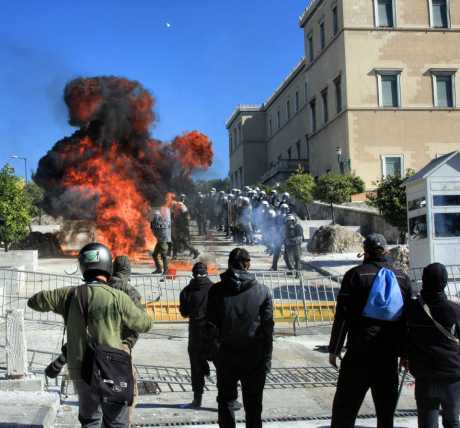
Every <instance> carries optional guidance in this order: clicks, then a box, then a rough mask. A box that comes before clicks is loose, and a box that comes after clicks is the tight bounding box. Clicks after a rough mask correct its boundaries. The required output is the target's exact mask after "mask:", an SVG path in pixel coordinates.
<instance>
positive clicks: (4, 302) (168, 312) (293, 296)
mask: <svg viewBox="0 0 460 428" xmlns="http://www.w3.org/2000/svg"><path fill="white" fill-rule="evenodd" d="M254 274H255V276H256V278H257V280H258V281H259V282H261V283H263V284H265V285H266V286H267V287H268V288H269V289H270V292H271V294H272V296H273V300H274V317H275V320H276V321H278V322H287V323H296V324H297V326H301V325H305V326H309V325H311V324H314V325H322V324H325V323H326V324H330V323H331V322H332V321H333V317H334V311H335V304H336V296H337V294H338V290H339V285H340V279H341V278H340V277H330V278H325V277H318V278H314V279H311V278H308V279H307V278H305V277H304V275H303V274H302V272H297V273H292V274H291V273H290V272H266V271H255V272H254ZM190 279H191V277H190V276H189V275H177V276H174V277H161V276H155V275H137V274H133V275H132V276H131V285H133V286H134V287H135V288H136V289H137V290H138V291H139V293H140V294H141V296H142V298H143V300H144V302H145V307H146V310H147V312H148V313H149V316H150V317H151V318H152V319H153V320H155V322H160V323H161V322H166V323H171V322H173V323H177V322H186V320H185V319H184V318H183V317H182V316H181V315H180V312H179V295H180V292H181V290H182V289H183V288H184V287H185V286H186V285H187V284H188V283H189V281H190ZM210 279H211V280H212V281H213V282H217V281H218V280H219V279H218V277H215V276H213V277H210ZM80 284H81V278H79V277H78V276H71V275H54V274H45V273H38V272H28V271H18V270H14V269H0V316H5V314H6V310H7V309H11V308H15V309H24V317H25V319H26V320H36V321H43V322H52V323H62V317H61V316H59V315H56V314H54V313H51V312H36V311H33V310H31V309H29V308H28V307H27V300H28V299H29V298H30V297H31V296H32V295H34V294H35V293H37V292H38V291H42V290H55V289H57V288H60V287H71V286H78V285H80Z"/></svg>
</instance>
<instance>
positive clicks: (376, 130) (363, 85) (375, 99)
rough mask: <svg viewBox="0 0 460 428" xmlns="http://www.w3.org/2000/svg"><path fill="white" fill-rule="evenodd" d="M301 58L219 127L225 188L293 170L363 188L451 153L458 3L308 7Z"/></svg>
mask: <svg viewBox="0 0 460 428" xmlns="http://www.w3.org/2000/svg"><path fill="white" fill-rule="evenodd" d="M300 27H301V28H302V29H303V32H304V41H305V43H304V44H305V53H304V58H303V60H302V61H300V63H299V64H298V65H297V66H296V67H295V69H294V70H293V71H292V72H291V73H290V74H289V75H288V77H287V78H286V79H285V81H284V82H283V83H282V84H281V85H280V87H279V88H277V89H276V90H275V92H274V93H273V94H272V95H271V97H270V98H269V99H268V100H267V101H266V102H265V103H264V104H262V105H256V106H245V105H242V106H239V107H237V108H236V109H235V111H234V112H233V114H232V115H231V117H230V118H229V120H228V121H227V123H226V126H227V129H228V131H229V156H230V178H231V181H232V184H233V185H234V186H241V185H250V184H255V183H259V182H263V183H267V184H270V183H274V182H276V181H281V180H283V179H285V178H287V177H288V176H289V175H290V174H291V173H292V172H293V171H295V169H297V168H298V166H299V165H300V166H302V167H303V168H304V169H305V170H308V171H309V172H310V173H311V174H312V175H313V176H321V175H323V174H325V173H327V172H328V171H340V172H343V173H347V172H354V173H356V174H357V175H359V176H361V177H362V178H363V179H364V181H365V183H366V187H367V189H372V188H373V187H374V186H375V185H374V183H375V181H376V180H379V179H381V178H382V177H384V176H385V175H388V174H404V172H405V171H406V170H407V169H408V168H413V169H419V168H421V167H422V166H423V165H425V164H426V163H427V162H429V161H430V160H431V159H432V158H434V157H436V156H438V155H440V154H444V153H447V152H451V151H453V150H458V148H459V147H460V108H459V107H458V104H457V100H459V99H460V83H458V79H457V78H456V77H457V75H458V72H457V71H458V68H459V67H460V3H459V2H457V1H452V0H353V1H346V0H312V1H311V2H310V4H309V6H308V7H307V8H306V10H305V11H304V13H303V15H302V16H301V18H300Z"/></svg>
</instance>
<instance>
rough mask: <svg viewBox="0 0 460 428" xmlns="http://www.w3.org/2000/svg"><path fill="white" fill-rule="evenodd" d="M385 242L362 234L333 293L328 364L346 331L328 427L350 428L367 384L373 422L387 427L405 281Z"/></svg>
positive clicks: (390, 420) (393, 406)
mask: <svg viewBox="0 0 460 428" xmlns="http://www.w3.org/2000/svg"><path fill="white" fill-rule="evenodd" d="M386 245H387V244H386V241H385V238H384V237H383V236H382V235H379V234H371V235H369V236H367V238H366V239H365V241H364V262H363V263H362V264H361V265H360V266H357V267H355V268H353V269H350V270H349V271H348V272H347V273H346V274H345V276H344V278H343V281H342V286H341V288H340V291H339V295H338V297H337V309H336V315H335V320H334V325H333V329H332V334H331V340H330V344H329V361H330V363H331V364H332V365H333V366H334V367H337V359H340V356H341V352H342V348H343V345H344V342H345V338H346V337H347V336H348V342H347V352H346V354H345V356H344V358H343V360H342V364H341V366H340V374H339V379H338V383H337V391H336V394H335V398H334V403H333V409H332V423H331V427H332V428H337V427H340V428H347V427H354V425H355V420H356V417H357V414H358V411H359V409H360V407H361V404H362V402H363V400H364V397H365V395H366V393H367V391H368V390H369V389H371V391H372V396H373V399H374V403H375V408H376V413H377V421H378V422H377V425H378V427H382V428H392V427H393V416H394V413H395V410H396V403H397V397H398V381H399V378H398V356H399V355H400V354H401V351H402V346H403V342H404V337H405V324H404V308H405V305H406V303H407V301H408V300H409V299H410V280H409V278H408V277H407V275H406V274H404V273H403V272H402V271H400V270H396V269H395V268H394V267H393V266H392V265H391V263H390V262H389V260H388V259H387V257H386V251H385V249H386ZM379 297H380V298H379Z"/></svg>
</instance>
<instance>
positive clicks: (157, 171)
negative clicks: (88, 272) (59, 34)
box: [34, 76, 213, 259]
mask: <svg viewBox="0 0 460 428" xmlns="http://www.w3.org/2000/svg"><path fill="white" fill-rule="evenodd" d="M64 99H65V102H66V104H67V106H68V109H69V123H70V124H71V125H73V126H76V127H78V128H79V129H78V130H77V131H76V132H75V133H74V134H73V135H72V136H71V137H68V138H64V139H62V140H60V141H58V142H57V143H56V144H55V145H54V147H53V148H52V149H51V150H50V152H48V154H47V155H46V156H44V157H43V158H42V159H41V160H40V162H39V167H38V170H37V173H36V175H35V176H34V180H35V182H36V183H37V184H38V185H39V186H41V187H42V188H43V189H44V190H45V197H44V201H43V208H44V209H45V211H47V212H48V213H49V214H51V215H54V216H56V217H57V216H63V217H64V218H65V219H69V220H88V221H94V222H95V223H96V239H97V240H98V241H99V242H101V243H103V244H105V245H107V246H108V247H109V248H110V249H111V250H112V252H113V254H114V255H127V256H129V257H131V258H134V259H140V258H142V256H143V255H144V254H145V253H146V250H151V249H152V248H153V246H154V243H155V238H154V236H153V234H152V232H151V230H150V218H151V215H150V214H151V208H152V207H153V206H159V205H160V204H161V203H163V206H164V207H167V208H172V207H173V206H174V201H175V194H174V193H173V192H172V190H175V189H179V191H183V189H186V188H189V187H190V185H191V173H192V172H193V170H194V169H196V168H200V169H206V168H208V167H209V166H210V165H211V164H212V156H213V154H212V143H211V141H210V140H209V138H208V137H207V136H205V135H204V134H202V133H200V132H198V131H193V132H189V133H184V134H182V135H181V136H179V137H177V138H176V139H174V141H173V142H172V143H171V144H163V143H162V142H161V141H158V140H154V139H152V138H151V137H150V133H149V129H150V127H151V125H152V124H153V122H154V119H155V114H154V112H153V107H154V104H155V100H154V98H153V97H152V95H151V94H150V93H149V92H148V91H147V90H145V89H144V88H143V87H142V85H141V84H140V83H139V82H136V81H130V80H127V79H123V78H118V77H105V76H103V77H92V78H79V79H75V80H73V81H71V82H70V83H68V84H67V86H66V88H65V91H64Z"/></svg>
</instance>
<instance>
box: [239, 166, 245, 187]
mask: <svg viewBox="0 0 460 428" xmlns="http://www.w3.org/2000/svg"><path fill="white" fill-rule="evenodd" d="M243 186H244V179H243V167H242V166H240V187H243Z"/></svg>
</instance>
